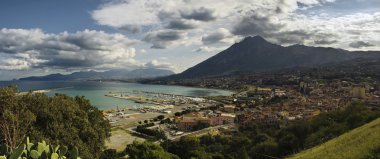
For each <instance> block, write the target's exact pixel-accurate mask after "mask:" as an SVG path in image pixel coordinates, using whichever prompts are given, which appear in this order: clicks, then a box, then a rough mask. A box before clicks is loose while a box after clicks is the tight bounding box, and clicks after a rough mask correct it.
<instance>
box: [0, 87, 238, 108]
mask: <svg viewBox="0 0 380 159" xmlns="http://www.w3.org/2000/svg"><path fill="white" fill-rule="evenodd" d="M9 85H15V86H17V88H18V89H19V91H20V92H27V91H35V90H50V91H48V92H46V94H47V95H49V96H54V95H55V94H57V93H58V94H66V95H68V96H72V97H75V96H85V97H86V98H87V99H88V100H90V102H91V104H92V105H94V106H96V107H97V108H99V109H102V110H105V109H115V108H133V107H139V106H146V105H147V104H139V103H135V102H134V101H130V100H125V99H117V98H112V97H106V96H105V95H106V94H108V93H110V92H136V91H137V92H138V91H141V92H155V93H165V94H175V95H183V96H193V97H204V96H219V95H224V96H225V95H231V94H233V92H231V91H228V90H220V89H207V88H196V87H184V86H169V85H149V84H138V83H122V82H97V81H54V82H50V81H49V82H45V81H6V82H0V87H4V86H9Z"/></svg>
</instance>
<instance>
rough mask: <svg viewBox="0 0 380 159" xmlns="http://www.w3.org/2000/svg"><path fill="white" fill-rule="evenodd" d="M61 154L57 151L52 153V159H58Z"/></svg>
mask: <svg viewBox="0 0 380 159" xmlns="http://www.w3.org/2000/svg"><path fill="white" fill-rule="evenodd" d="M58 158H59V155H58V154H57V153H52V154H51V157H50V159H58Z"/></svg>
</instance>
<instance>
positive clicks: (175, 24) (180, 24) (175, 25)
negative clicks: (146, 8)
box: [167, 20, 197, 30]
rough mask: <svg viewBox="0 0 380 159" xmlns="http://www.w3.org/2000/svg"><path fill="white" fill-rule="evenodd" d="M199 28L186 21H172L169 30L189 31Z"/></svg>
mask: <svg viewBox="0 0 380 159" xmlns="http://www.w3.org/2000/svg"><path fill="white" fill-rule="evenodd" d="M196 27H197V26H196V25H195V24H194V23H192V22H189V21H186V20H172V21H170V22H169V24H168V26H167V28H168V29H177V30H188V29H195V28H196Z"/></svg>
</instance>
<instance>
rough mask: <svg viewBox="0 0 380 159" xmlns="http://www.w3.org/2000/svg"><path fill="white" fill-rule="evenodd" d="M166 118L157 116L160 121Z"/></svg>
mask: <svg viewBox="0 0 380 159" xmlns="http://www.w3.org/2000/svg"><path fill="white" fill-rule="evenodd" d="M164 118H165V116H163V115H159V116H157V119H158V120H162V119H164Z"/></svg>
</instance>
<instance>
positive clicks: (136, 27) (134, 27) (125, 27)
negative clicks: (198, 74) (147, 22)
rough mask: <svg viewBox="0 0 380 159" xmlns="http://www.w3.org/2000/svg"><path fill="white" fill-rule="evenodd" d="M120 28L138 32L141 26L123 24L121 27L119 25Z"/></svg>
mask: <svg viewBox="0 0 380 159" xmlns="http://www.w3.org/2000/svg"><path fill="white" fill-rule="evenodd" d="M119 29H120V30H124V31H127V32H131V33H140V32H141V30H142V29H141V27H140V26H137V25H124V26H122V27H119Z"/></svg>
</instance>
